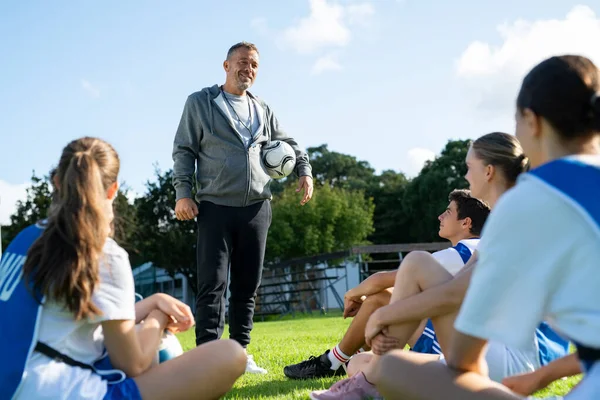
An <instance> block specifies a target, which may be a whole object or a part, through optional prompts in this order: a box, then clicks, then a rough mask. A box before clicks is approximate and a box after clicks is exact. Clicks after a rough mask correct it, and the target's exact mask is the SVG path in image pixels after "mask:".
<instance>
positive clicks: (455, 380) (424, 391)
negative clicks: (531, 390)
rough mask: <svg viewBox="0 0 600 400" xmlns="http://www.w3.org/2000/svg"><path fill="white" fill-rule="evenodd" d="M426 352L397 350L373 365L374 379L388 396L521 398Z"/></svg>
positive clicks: (423, 399) (469, 399)
mask: <svg viewBox="0 0 600 400" xmlns="http://www.w3.org/2000/svg"><path fill="white" fill-rule="evenodd" d="M422 356H423V354H418V353H410V352H407V351H401V350H394V351H391V352H389V353H387V354H386V355H384V356H383V357H382V358H381V359H380V360H379V362H378V365H377V367H376V368H374V369H373V373H372V376H371V379H372V382H373V383H374V384H375V386H376V387H377V390H378V391H379V393H381V394H382V395H383V396H384V397H385V398H386V399H403V400H404V399H406V400H410V399H419V400H428V399H432V400H434V399H435V400H437V399H447V400H453V399H456V400H459V399H460V400H484V399H485V400H488V399H489V400H517V399H523V397H520V396H518V395H516V394H514V393H512V392H511V391H510V390H509V389H508V388H506V387H505V386H502V385H500V384H499V383H496V382H493V381H491V380H490V379H488V378H486V377H484V376H481V375H479V374H476V373H473V372H469V373H460V372H457V371H454V370H452V369H450V368H448V367H447V366H446V365H444V364H442V363H440V362H431V361H427V360H425V359H424V358H422Z"/></svg>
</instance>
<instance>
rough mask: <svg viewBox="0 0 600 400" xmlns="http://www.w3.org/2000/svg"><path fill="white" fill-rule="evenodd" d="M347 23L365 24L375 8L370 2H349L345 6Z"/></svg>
mask: <svg viewBox="0 0 600 400" xmlns="http://www.w3.org/2000/svg"><path fill="white" fill-rule="evenodd" d="M346 14H347V16H348V23H349V24H358V25H366V24H367V23H368V22H369V19H370V17H371V16H373V15H374V14H375V9H374V8H373V6H372V5H371V4H370V3H362V4H351V5H349V6H348V7H347V8H346Z"/></svg>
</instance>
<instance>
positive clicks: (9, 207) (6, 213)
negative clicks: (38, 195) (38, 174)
mask: <svg viewBox="0 0 600 400" xmlns="http://www.w3.org/2000/svg"><path fill="white" fill-rule="evenodd" d="M29 186H30V184H29V183H23V184H20V185H19V184H17V185H14V184H11V183H8V182H5V181H3V180H0V225H8V224H9V223H10V216H11V215H12V214H14V212H15V211H16V210H17V208H16V204H17V201H18V200H25V199H27V192H26V190H27V188H28V187H29Z"/></svg>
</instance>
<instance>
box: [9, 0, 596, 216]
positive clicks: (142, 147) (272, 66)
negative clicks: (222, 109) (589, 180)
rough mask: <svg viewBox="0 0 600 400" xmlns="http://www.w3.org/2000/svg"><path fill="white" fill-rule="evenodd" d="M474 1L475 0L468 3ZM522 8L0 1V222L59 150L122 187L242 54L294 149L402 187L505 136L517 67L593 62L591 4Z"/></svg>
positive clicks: (147, 171)
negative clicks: (436, 159)
mask: <svg viewBox="0 0 600 400" xmlns="http://www.w3.org/2000/svg"><path fill="white" fill-rule="evenodd" d="M484 3H487V4H484ZM592 4H593V3H592V2H591V1H588V2H587V3H586V2H573V1H568V0H565V1H548V0H531V1H529V2H527V4H526V5H525V4H524V3H523V2H520V1H516V0H506V1H504V2H479V1H471V0H469V1H464V0H463V1H455V2H442V1H425V0H422V1H415V0H402V1H398V0H370V1H369V0H338V1H335V0H286V1H285V2H284V1H281V2H275V1H271V0H254V1H252V2H249V1H242V0H235V1H234V0H230V1H223V2H217V1H207V0H205V1H173V2H163V1H144V2H142V1H128V2H118V1H104V2H90V1H87V2H66V1H55V2H42V1H29V2H4V3H2V5H0V72H1V73H0V110H1V111H0V143H1V149H2V150H3V151H2V157H0V201H1V203H0V223H5V222H7V217H8V215H9V214H10V213H11V212H12V211H13V210H14V202H15V201H16V199H18V198H23V195H24V188H25V187H26V186H27V184H28V182H29V178H30V177H31V173H32V171H33V170H35V171H36V172H37V173H38V174H42V173H47V171H48V170H49V169H50V167H52V166H53V165H55V163H56V162H57V160H58V157H59V155H60V151H61V149H62V147H63V146H64V145H65V144H66V143H67V142H68V141H70V140H71V139H73V138H76V137H79V136H83V135H92V136H98V137H101V138H104V139H106V140H107V141H109V142H111V143H112V144H113V145H114V146H115V147H116V149H117V150H118V151H119V153H120V155H121V158H122V174H121V180H122V181H124V182H125V183H126V184H127V185H128V186H129V187H131V188H132V189H133V190H134V191H136V192H140V193H141V192H143V190H144V183H145V182H146V181H147V180H148V179H152V176H153V171H154V165H155V164H158V166H159V167H160V168H162V169H168V168H171V166H172V160H171V146H172V141H173V135H174V133H175V130H176V128H177V124H178V122H179V118H180V116H181V110H182V107H183V104H184V102H185V99H186V97H187V95H188V94H190V93H192V92H194V91H197V90H200V89H201V88H203V87H205V86H210V85H213V84H215V83H222V82H223V80H224V73H223V69H222V61H223V59H224V57H225V54H226V51H227V49H228V48H229V46H231V45H232V44H234V43H236V42H238V41H241V40H247V41H251V42H254V43H256V44H257V46H258V47H259V49H260V52H261V66H260V70H259V74H258V78H257V81H256V83H255V85H254V87H253V88H252V89H251V90H252V91H253V92H254V93H256V94H257V95H259V96H260V97H262V98H263V99H265V100H266V101H267V102H268V103H269V104H270V105H271V106H272V108H273V109H274V110H275V112H276V113H277V115H278V118H279V120H280V122H281V123H282V124H283V126H284V127H285V128H286V129H287V131H288V132H289V133H290V134H291V135H292V136H294V137H296V139H297V140H298V141H299V142H300V143H301V145H303V146H304V147H309V146H316V145H320V144H322V143H327V144H328V145H329V147H330V149H331V150H335V151H339V152H343V153H348V154H352V155H354V156H356V157H358V158H359V159H363V160H367V161H369V162H370V163H371V164H372V165H373V166H374V167H375V168H376V169H377V170H378V171H380V170H382V169H394V170H397V171H403V172H406V173H407V174H408V175H410V176H414V175H415V174H416V173H418V171H419V168H420V166H421V165H422V163H423V162H424V160H425V159H427V158H430V157H432V156H433V155H434V154H436V153H438V152H439V151H440V150H441V149H442V148H443V146H444V144H445V143H446V142H447V141H448V140H449V139H457V138H461V139H462V138H475V137H477V136H479V135H481V134H484V133H486V132H489V131H492V130H505V131H509V132H512V129H513V121H512V115H513V114H512V113H513V102H514V96H515V94H516V89H517V88H518V83H519V81H520V79H521V77H522V75H523V74H524V73H525V71H526V70H527V69H528V68H530V67H531V66H532V65H534V64H535V63H536V62H538V61H540V60H541V59H543V58H544V57H547V56H549V55H551V54H556V53H561V52H578V53H582V54H585V55H587V56H589V57H591V58H592V59H593V60H594V61H595V62H596V63H600V46H598V43H597V38H598V37H600V6H598V3H596V5H595V6H592Z"/></svg>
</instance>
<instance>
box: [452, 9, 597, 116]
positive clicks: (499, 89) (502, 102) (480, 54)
mask: <svg viewBox="0 0 600 400" xmlns="http://www.w3.org/2000/svg"><path fill="white" fill-rule="evenodd" d="M497 31H498V34H499V36H500V38H501V39H502V43H501V44H500V45H497V46H495V45H492V44H490V43H486V42H482V41H475V42H472V43H471V44H470V45H469V46H468V47H467V48H466V50H465V51H464V52H463V53H462V55H461V56H460V58H459V59H458V61H457V64H456V73H457V75H458V77H459V78H461V79H462V81H463V83H464V84H465V85H466V93H468V94H470V95H471V96H473V98H474V102H475V103H477V104H478V106H479V107H481V108H482V109H483V110H485V111H492V112H493V113H495V114H498V113H506V112H509V113H510V115H512V107H513V104H514V101H515V98H516V95H517V92H518V90H519V85H520V83H521V80H522V79H523V77H524V76H525V74H526V73H527V72H528V71H529V70H530V69H531V68H532V67H533V66H535V65H536V64H537V63H539V62H540V61H542V60H544V59H546V58H548V57H550V56H553V55H559V54H567V53H569V54H580V55H583V56H586V57H589V58H590V59H591V60H592V61H594V62H595V63H600V45H599V44H598V38H600V18H598V16H596V14H595V13H594V11H593V10H592V9H591V8H590V7H587V6H576V7H574V8H573V9H572V10H571V11H570V12H568V13H567V15H566V16H565V17H564V18H562V19H550V20H538V21H525V20H517V21H514V22H511V23H504V24H501V25H499V26H498V27H497Z"/></svg>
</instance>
